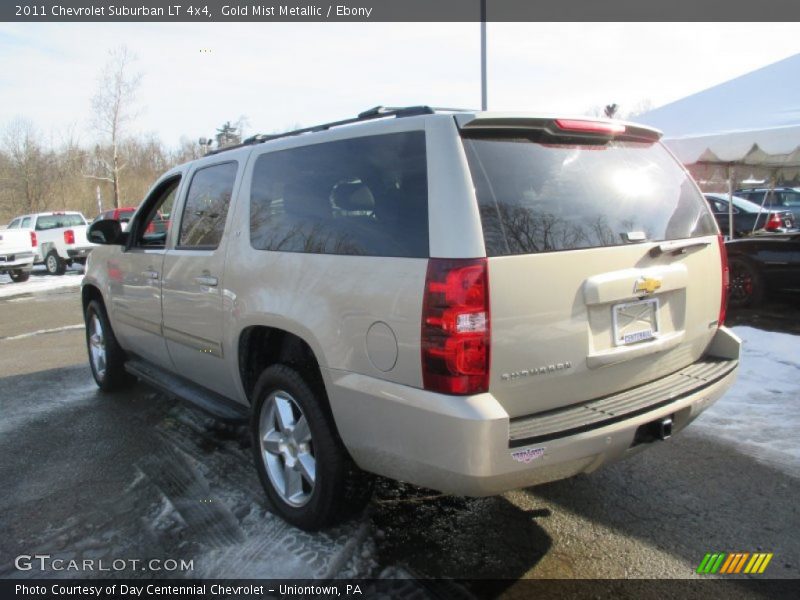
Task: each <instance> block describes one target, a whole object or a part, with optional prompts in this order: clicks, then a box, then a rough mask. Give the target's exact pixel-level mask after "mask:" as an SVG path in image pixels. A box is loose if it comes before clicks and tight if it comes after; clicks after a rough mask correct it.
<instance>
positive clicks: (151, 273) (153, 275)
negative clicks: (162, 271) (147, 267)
mask: <svg viewBox="0 0 800 600" xmlns="http://www.w3.org/2000/svg"><path fill="white" fill-rule="evenodd" d="M142 275H144V276H145V277H146V278H147V279H153V280H158V271H142Z"/></svg>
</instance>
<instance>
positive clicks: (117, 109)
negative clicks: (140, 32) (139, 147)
mask: <svg viewBox="0 0 800 600" xmlns="http://www.w3.org/2000/svg"><path fill="white" fill-rule="evenodd" d="M135 60H136V57H135V55H134V54H133V53H132V52H131V51H130V50H129V49H128V48H127V47H126V46H120V47H119V48H116V49H114V50H112V51H110V52H109V59H108V62H107V63H106V65H105V67H103V70H102V72H101V74H100V79H99V85H98V89H97V93H96V94H95V96H94V98H93V99H92V109H93V111H94V126H95V129H96V130H97V131H98V133H100V134H101V135H102V136H103V137H104V138H105V141H106V145H104V146H98V147H97V149H96V151H95V157H94V158H95V160H94V161H93V162H94V168H93V171H94V172H93V173H92V174H90V175H88V177H91V178H92V179H97V180H101V181H108V182H109V183H111V185H112V187H113V190H114V207H116V208H119V198H120V172H121V171H122V170H123V169H124V168H125V165H124V164H122V163H121V162H120V146H121V143H122V138H123V135H124V133H125V128H126V126H127V125H128V124H129V123H130V122H131V121H132V120H133V119H134V118H135V117H136V111H135V110H134V103H135V100H136V92H137V90H138V88H139V84H140V82H141V79H142V76H141V73H134V72H132V69H133V63H134V61H135Z"/></svg>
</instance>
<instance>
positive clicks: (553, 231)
mask: <svg viewBox="0 0 800 600" xmlns="http://www.w3.org/2000/svg"><path fill="white" fill-rule="evenodd" d="M463 141H464V148H465V150H466V154H467V160H468V162H469V166H470V171H471V173H472V179H473V182H474V184H475V191H476V195H477V198H478V204H479V208H480V214H481V222H482V224H483V232H484V241H485V244H486V252H487V255H488V256H503V255H512V254H530V253H536V252H553V251H560V250H574V249H580V248H593V247H599V246H616V245H622V244H626V243H630V242H632V241H644V240H647V241H663V240H673V239H682V238H691V237H700V236H705V235H715V234H716V233H717V228H716V224H715V222H714V218H713V217H712V215H711V213H710V211H709V210H708V207H707V205H706V202H705V200H704V199H703V197H702V195H701V194H700V192H699V191H698V190H697V188H696V186H695V185H694V183H693V182H692V181H691V179H690V178H689V176H688V175H687V174H686V172H685V171H684V170H683V168H681V166H680V165H679V164H678V163H677V162H676V161H675V159H674V158H673V157H672V156H671V155H670V154H669V153H668V152H667V151H666V150H665V149H664V148H663V147H662V146H661V145H660V144H652V143H642V142H628V141H611V142H608V143H599V144H598V143H595V144H588V143H586V144H584V143H581V144H551V143H541V142H539V141H537V140H536V139H535V138H532V137H518V134H515V137H511V136H509V135H504V136H502V137H501V136H491V137H487V136H480V137H464V140H463Z"/></svg>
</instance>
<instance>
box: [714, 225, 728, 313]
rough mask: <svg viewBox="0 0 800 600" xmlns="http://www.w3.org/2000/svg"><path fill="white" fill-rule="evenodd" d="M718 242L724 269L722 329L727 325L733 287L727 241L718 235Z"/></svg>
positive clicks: (721, 310) (721, 311) (720, 310)
mask: <svg viewBox="0 0 800 600" xmlns="http://www.w3.org/2000/svg"><path fill="white" fill-rule="evenodd" d="M717 242H719V260H720V267H721V269H722V298H721V300H720V304H719V319H717V326H718V327H722V326H723V325H724V324H725V313H726V312H727V311H728V290H729V289H730V287H731V271H730V269H729V268H728V250H727V249H726V248H725V239H724V238H723V237H722V236H721V235H718V236H717Z"/></svg>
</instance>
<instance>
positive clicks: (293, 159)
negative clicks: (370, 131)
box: [250, 131, 428, 258]
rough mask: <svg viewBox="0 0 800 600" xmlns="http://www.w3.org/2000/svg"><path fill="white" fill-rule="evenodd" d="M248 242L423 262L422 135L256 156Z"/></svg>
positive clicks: (425, 219) (352, 141)
mask: <svg viewBox="0 0 800 600" xmlns="http://www.w3.org/2000/svg"><path fill="white" fill-rule="evenodd" d="M250 242H251V244H252V245H253V247H254V248H256V249H259V250H274V251H283V252H306V253H314V254H349V255H360V256H401V257H416V258H422V257H427V256H428V179H427V168H426V158H425V133H424V132H422V131H414V132H406V133H393V134H387V135H377V136H368V137H361V138H353V139H348V140H342V141H337V142H326V143H322V144H314V145H312V146H303V147H301V148H294V149H291V150H282V151H278V152H271V153H268V154H262V155H261V156H260V157H259V158H258V160H257V161H256V163H255V166H254V169H253V181H252V188H251V194H250Z"/></svg>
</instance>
